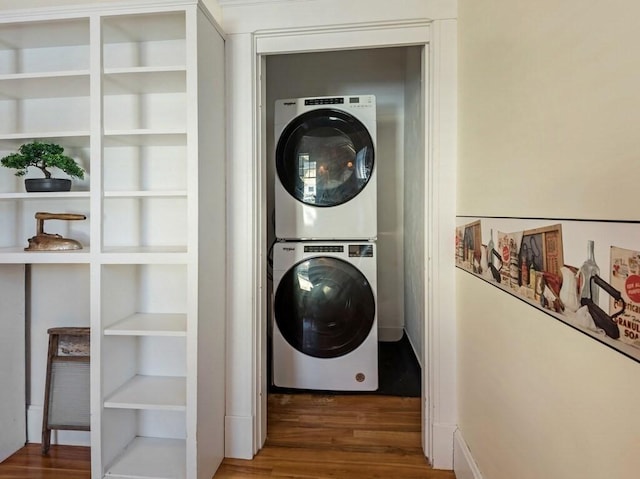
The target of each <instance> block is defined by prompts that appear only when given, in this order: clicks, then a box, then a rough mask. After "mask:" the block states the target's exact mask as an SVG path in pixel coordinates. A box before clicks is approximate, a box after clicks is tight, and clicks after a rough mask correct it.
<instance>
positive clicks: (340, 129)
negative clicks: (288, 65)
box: [274, 95, 378, 240]
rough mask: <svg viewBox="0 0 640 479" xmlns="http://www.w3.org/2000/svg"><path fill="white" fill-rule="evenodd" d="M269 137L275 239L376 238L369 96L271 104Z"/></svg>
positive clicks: (373, 142)
mask: <svg viewBox="0 0 640 479" xmlns="http://www.w3.org/2000/svg"><path fill="white" fill-rule="evenodd" d="M274 133H275V142H276V151H275V170H276V172H275V177H276V179H275V193H274V195H275V234H276V237H277V238H279V239H284V240H301V239H303V240H307V239H318V240H342V239H366V240H372V239H375V238H376V236H377V228H378V225H377V213H378V209H377V191H376V188H377V185H376V169H377V168H376V165H375V161H376V158H375V156H376V99H375V96H374V95H351V96H336V97H317V98H294V99H287V100H277V101H276V103H275V119H274Z"/></svg>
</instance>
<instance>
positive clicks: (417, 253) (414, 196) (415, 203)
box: [402, 47, 428, 366]
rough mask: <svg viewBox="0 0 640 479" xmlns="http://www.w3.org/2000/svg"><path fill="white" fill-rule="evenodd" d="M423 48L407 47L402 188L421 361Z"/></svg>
mask: <svg viewBox="0 0 640 479" xmlns="http://www.w3.org/2000/svg"><path fill="white" fill-rule="evenodd" d="M423 60H424V52H423V48H421V47H416V48H413V49H411V50H408V51H407V55H406V74H405V88H406V90H405V99H404V108H405V119H406V122H405V125H404V147H405V150H404V180H403V184H404V189H403V194H404V198H403V205H404V207H403V215H404V221H403V223H404V235H403V238H402V239H403V245H402V247H403V259H404V291H403V298H402V299H403V302H404V313H405V314H404V316H405V330H406V331H407V336H408V337H409V340H410V341H411V344H412V345H413V348H414V351H415V353H416V357H417V358H418V361H419V362H420V364H421V365H423V366H424V365H425V363H424V358H423V354H422V353H423V352H424V348H423V346H424V344H423V343H424V341H423V338H424V327H425V324H424V323H425V318H426V312H425V310H424V308H425V300H424V298H425V291H426V286H427V285H426V284H425V281H426V275H425V273H426V272H425V270H424V264H425V263H424V258H425V256H426V253H425V243H426V242H425V235H426V225H425V222H424V221H423V220H418V218H420V219H422V218H425V201H424V199H425V195H426V190H427V187H426V181H425V179H426V176H425V172H426V165H425V163H424V161H423V158H424V151H425V150H424V148H425V141H424V138H423V132H424V129H425V125H424V121H425V118H426V115H425V112H424V96H423V89H422V86H423V81H424V80H423V74H422V72H423V69H424V71H427V70H428V66H427V65H423Z"/></svg>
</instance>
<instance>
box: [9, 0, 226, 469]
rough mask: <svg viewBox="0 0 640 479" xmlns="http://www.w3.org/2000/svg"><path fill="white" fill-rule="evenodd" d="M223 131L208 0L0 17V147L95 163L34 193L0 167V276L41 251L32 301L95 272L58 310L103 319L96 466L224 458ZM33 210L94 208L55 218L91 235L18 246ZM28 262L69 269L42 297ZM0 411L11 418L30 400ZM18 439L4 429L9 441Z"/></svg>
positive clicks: (217, 46) (97, 323)
mask: <svg viewBox="0 0 640 479" xmlns="http://www.w3.org/2000/svg"><path fill="white" fill-rule="evenodd" d="M205 51H206V54H203V53H202V52H205ZM224 138H225V134H224V39H223V37H222V35H221V33H220V31H219V29H218V28H217V25H216V24H215V21H214V20H213V18H212V17H211V16H210V14H209V13H208V12H207V11H206V9H205V8H204V7H203V6H202V5H201V4H200V2H199V1H198V0H157V1H156V2H149V1H146V0H145V1H141V2H140V4H136V2H135V1H134V2H131V1H129V2H123V3H122V4H118V3H113V4H109V5H105V4H102V5H101V6H93V7H83V6H78V7H67V8H58V9H44V10H34V11H28V12H27V11H20V12H16V13H15V15H11V14H10V15H6V16H3V18H2V19H0V155H1V156H5V155H7V154H9V153H11V152H13V151H15V150H16V149H17V148H18V147H19V146H20V145H21V144H22V143H26V142H29V141H31V140H40V141H47V142H54V143H58V144H60V145H62V146H63V147H65V153H66V154H68V155H70V156H72V157H74V158H75V159H76V160H77V161H78V162H79V163H80V164H81V165H82V166H83V167H84V168H85V170H86V171H87V175H86V179H85V180H84V181H75V180H74V186H73V188H72V191H70V192H66V193H35V194H34V193H26V192H25V190H24V186H23V181H22V178H16V177H15V176H14V175H13V171H11V170H8V169H6V168H0V218H2V228H0V281H2V282H3V284H4V283H5V282H14V281H15V277H16V274H20V271H21V270H20V269H18V270H16V268H15V267H13V266H11V267H10V266H9V265H18V266H19V265H20V264H27V265H31V266H29V267H27V269H26V271H27V274H25V279H26V281H27V292H28V294H27V297H26V298H25V299H24V301H25V302H27V303H28V304H27V305H26V307H25V308H24V310H25V311H30V310H33V311H36V312H37V311H43V310H44V309H45V308H44V306H43V301H45V300H46V301H50V298H51V296H55V294H56V289H57V288H59V289H60V290H63V289H64V288H66V287H67V284H68V283H73V281H71V280H72V279H73V278H77V275H78V273H79V272H80V274H81V275H82V277H83V279H84V285H83V287H82V288H80V291H76V293H77V294H80V295H82V296H83V297H82V298H81V299H80V301H79V302H80V303H82V305H83V306H82V307H80V306H78V307H76V306H74V305H73V304H69V305H66V304H60V305H56V306H55V307H54V310H53V311H54V312H55V313H56V314H57V315H59V316H62V315H63V314H64V312H65V308H69V310H75V313H76V314H75V315H76V316H78V317H79V318H84V319H78V321H80V322H83V324H78V325H85V326H91V328H92V330H91V356H92V357H91V360H92V363H91V407H92V423H91V433H90V442H91V446H92V477H94V478H100V477H110V478H167V479H169V478H171V479H176V478H189V479H191V478H193V479H202V478H210V477H212V475H213V474H214V472H215V469H216V468H217V466H218V464H219V462H220V461H221V460H222V457H223V450H224V369H225V368H224V338H225V334H224V323H225V296H226V293H225V290H226V289H225V288H226V277H225V276H226V273H225V255H226V247H225V240H224V238H225V201H224V199H225V175H224V164H225V157H224V154H225V146H224ZM54 174H55V176H58V177H60V176H64V175H63V174H62V173H60V172H55V173H54ZM31 175H32V173H29V176H31ZM33 176H37V172H34V173H33ZM203 181H204V182H206V185H207V187H206V188H200V183H201V182H203ZM37 211H49V212H58V213H81V214H84V215H86V216H87V220H85V221H51V220H50V221H47V222H46V223H45V231H47V232H48V233H58V234H61V235H63V236H65V237H70V238H74V239H77V240H79V241H80V242H81V243H82V244H83V249H82V250H79V251H65V252H27V251H24V247H25V246H26V245H27V238H29V237H31V236H33V235H34V234H35V229H36V221H35V218H34V215H35V212H37ZM40 265H43V266H40ZM44 265H51V267H52V268H53V269H51V268H48V267H45V266H44ZM78 267H80V268H81V269H80V270H78ZM31 269H33V273H31V274H29V271H31ZM41 270H42V272H40V271H41ZM34 274H35V275H36V277H35V281H36V282H38V284H40V281H41V279H40V278H41V277H42V282H44V281H45V280H46V279H48V278H49V277H50V276H51V275H53V274H55V275H58V277H59V281H53V282H51V283H52V284H50V290H48V291H47V295H45V297H41V296H40V290H41V288H35V287H34V288H31V286H30V285H29V281H33V280H34V278H33V275H34ZM87 283H89V284H87ZM23 290H24V288H23ZM7 294H9V293H7ZM12 294H13V293H12ZM13 296H14V297H15V294H13ZM0 299H3V300H4V299H8V298H4V297H3V296H2V297H0ZM69 303H71V301H69ZM3 304H4V302H3ZM14 310H15V308H14ZM12 311H13V310H12ZM56 314H54V316H55V315H56ZM72 316H73V315H72ZM23 319H24V320H25V321H27V322H29V321H33V318H31V317H30V316H29V315H26V316H25V318H23ZM51 321H53V322H52V323H51V324H50V325H48V327H54V326H58V325H59V324H56V323H55V321H56V319H55V318H53V319H52V320H51ZM36 322H37V323H38V324H40V322H42V323H43V324H45V323H46V322H47V318H46V315H43V319H40V317H38V320H37V321H36ZM39 327H40V328H41V329H43V330H44V332H45V334H46V328H45V326H44V325H43V326H39ZM22 331H23V333H22V336H21V337H20V331H17V332H16V333H15V334H16V339H17V340H19V341H23V340H24V339H23V338H24V328H23V329H22ZM40 333H41V331H40V332H37V334H40ZM34 334H36V333H34ZM32 347H33V345H32ZM3 354H4V353H0V359H3V357H4V356H2V355H3ZM14 356H15V352H12V356H9V355H7V359H11V360H12V361H13V360H14ZM44 366H45V365H44V364H43V367H44ZM18 376H20V377H18ZM32 376H34V377H35V376H38V374H32ZM20 381H22V384H24V372H23V373H22V374H21V375H17V376H16V378H15V381H14V384H16V385H18V384H20ZM32 381H35V379H32ZM36 386H37V387H35V388H34V387H33V386H32V390H33V389H35V390H37V389H38V387H40V386H39V385H36ZM18 389H20V388H18ZM16 391H17V392H16V394H17V395H19V394H22V395H23V396H24V394H25V392H24V388H21V389H20V390H16ZM14 399H16V400H17V399H18V396H16V398H14ZM38 400H40V401H41V399H40V398H38V397H35V395H34V394H33V393H32V397H31V398H30V401H31V403H37V401H38ZM22 401H23V402H24V397H23V399H22ZM14 402H16V401H14ZM18 402H19V401H18ZM32 409H33V408H32ZM0 414H1V416H0V419H1V420H2V423H4V421H5V418H6V420H14V419H16V418H18V420H20V417H24V410H22V411H13V410H12V411H8V412H6V411H5V412H2V413H0ZM30 421H33V419H30ZM196 426H197V427H196ZM15 439H16V440H14V441H13V443H14V444H17V443H19V442H20V441H21V440H22V442H24V438H18V437H17V436H16V438H15ZM29 439H30V440H34V441H38V440H39V438H38V437H34V438H29ZM11 447H14V446H12V445H9V446H5V445H4V443H0V455H2V454H6V453H7V452H12V451H11V450H10V448H11ZM3 448H5V449H6V450H3ZM205 450H206V454H202V453H201V452H200V451H205Z"/></svg>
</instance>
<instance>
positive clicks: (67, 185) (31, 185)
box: [24, 178, 71, 193]
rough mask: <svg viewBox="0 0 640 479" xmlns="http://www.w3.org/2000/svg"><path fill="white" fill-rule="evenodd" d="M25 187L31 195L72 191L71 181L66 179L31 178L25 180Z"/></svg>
mask: <svg viewBox="0 0 640 479" xmlns="http://www.w3.org/2000/svg"><path fill="white" fill-rule="evenodd" d="M24 187H25V188H26V190H27V191H28V192H29V193H36V192H37V193H42V192H47V193H50V192H53V191H70V190H71V180H69V179H66V178H29V179H27V180H24Z"/></svg>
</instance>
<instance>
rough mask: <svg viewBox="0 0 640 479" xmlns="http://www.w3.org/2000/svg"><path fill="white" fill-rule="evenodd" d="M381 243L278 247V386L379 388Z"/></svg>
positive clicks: (275, 377) (274, 352)
mask: <svg viewBox="0 0 640 479" xmlns="http://www.w3.org/2000/svg"><path fill="white" fill-rule="evenodd" d="M375 247H376V245H375V243H372V242H364V241H361V242H278V243H276V244H275V246H274V250H273V281H274V283H273V284H274V299H273V324H272V326H273V329H272V346H273V348H272V378H273V384H274V386H277V387H283V388H296V389H311V390H325V391H327V390H328V391H375V390H376V389H378V321H377V314H376V250H375Z"/></svg>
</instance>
